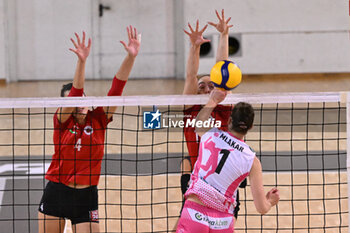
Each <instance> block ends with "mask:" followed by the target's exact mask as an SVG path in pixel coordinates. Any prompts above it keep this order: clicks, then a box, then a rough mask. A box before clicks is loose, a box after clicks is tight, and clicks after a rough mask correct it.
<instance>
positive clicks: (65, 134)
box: [45, 107, 112, 185]
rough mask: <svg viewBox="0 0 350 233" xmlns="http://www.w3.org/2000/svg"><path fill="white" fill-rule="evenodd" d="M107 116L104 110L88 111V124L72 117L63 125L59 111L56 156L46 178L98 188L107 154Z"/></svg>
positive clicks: (54, 134) (54, 119) (54, 135)
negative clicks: (105, 148) (105, 147)
mask: <svg viewBox="0 0 350 233" xmlns="http://www.w3.org/2000/svg"><path fill="white" fill-rule="evenodd" d="M111 120H112V119H111V118H110V119H107V114H106V113H105V112H104V110H103V108H102V107H98V108H95V109H94V110H93V111H90V110H89V111H88V113H87V116H86V121H85V124H84V125H80V124H78V123H77V122H75V120H74V117H73V115H71V116H70V117H69V118H68V119H67V120H66V121H65V122H64V123H60V122H59V121H58V118H57V112H56V113H55V115H54V117H53V121H54V133H53V141H54V145H55V153H54V155H53V156H52V162H51V164H50V167H49V170H48V171H47V173H46V176H45V178H46V179H47V180H50V181H53V182H57V183H62V184H65V185H68V184H69V183H76V184H82V185H97V184H98V181H99V178H100V174H101V163H102V158H103V155H104V140H105V132H106V127H107V124H108V123H109V122H110V121H111Z"/></svg>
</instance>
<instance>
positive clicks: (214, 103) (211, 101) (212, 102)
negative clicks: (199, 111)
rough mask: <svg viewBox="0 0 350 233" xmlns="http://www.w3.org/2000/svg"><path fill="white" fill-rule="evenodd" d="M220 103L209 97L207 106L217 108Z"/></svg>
mask: <svg viewBox="0 0 350 233" xmlns="http://www.w3.org/2000/svg"><path fill="white" fill-rule="evenodd" d="M217 105H218V103H216V102H215V101H214V100H213V99H209V100H208V103H207V104H206V105H205V107H207V108H215V107H216V106H217Z"/></svg>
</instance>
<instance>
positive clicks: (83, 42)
mask: <svg viewBox="0 0 350 233" xmlns="http://www.w3.org/2000/svg"><path fill="white" fill-rule="evenodd" d="M83 45H84V46H85V32H84V31H83Z"/></svg>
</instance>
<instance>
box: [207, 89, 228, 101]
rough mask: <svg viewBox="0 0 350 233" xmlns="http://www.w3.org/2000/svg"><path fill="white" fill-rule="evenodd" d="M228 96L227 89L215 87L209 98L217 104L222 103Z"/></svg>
mask: <svg viewBox="0 0 350 233" xmlns="http://www.w3.org/2000/svg"><path fill="white" fill-rule="evenodd" d="M226 96H227V91H223V90H220V89H217V88H214V89H213V90H212V91H211V92H210V95H209V99H210V100H211V101H213V102H214V103H216V104H219V103H221V102H222V101H223V100H224V99H225V98H226Z"/></svg>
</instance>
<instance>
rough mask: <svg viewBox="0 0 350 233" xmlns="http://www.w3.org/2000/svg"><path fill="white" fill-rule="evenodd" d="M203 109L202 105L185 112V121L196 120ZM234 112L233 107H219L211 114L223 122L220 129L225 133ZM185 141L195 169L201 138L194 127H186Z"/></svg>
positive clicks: (194, 106)
mask: <svg viewBox="0 0 350 233" xmlns="http://www.w3.org/2000/svg"><path fill="white" fill-rule="evenodd" d="M201 109H202V106H201V105H193V106H192V107H191V108H189V109H186V110H184V115H185V117H184V121H185V122H186V121H187V119H196V117H197V115H198V113H199V111H200V110H201ZM231 112H232V106H224V105H218V106H216V108H214V111H213V112H212V113H211V116H212V117H213V118H214V119H215V120H217V121H221V127H220V129H221V130H223V131H228V125H227V121H228V119H229V118H230V115H231ZM184 134H185V139H186V143H187V150H188V155H189V156H190V159H191V166H192V168H193V166H194V164H195V163H196V161H197V157H198V150H199V142H200V140H201V139H200V137H199V136H198V134H196V132H195V128H194V127H185V128H184Z"/></svg>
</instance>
